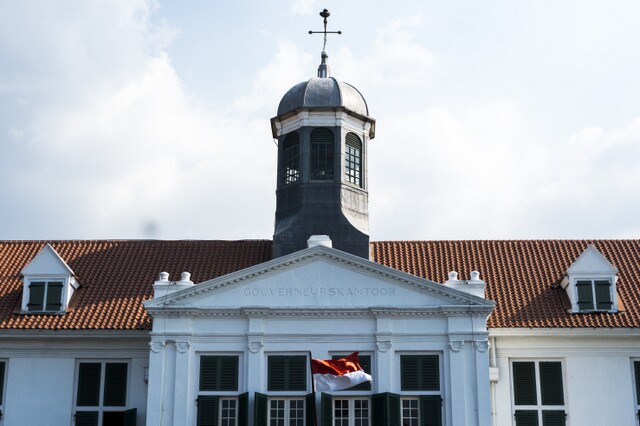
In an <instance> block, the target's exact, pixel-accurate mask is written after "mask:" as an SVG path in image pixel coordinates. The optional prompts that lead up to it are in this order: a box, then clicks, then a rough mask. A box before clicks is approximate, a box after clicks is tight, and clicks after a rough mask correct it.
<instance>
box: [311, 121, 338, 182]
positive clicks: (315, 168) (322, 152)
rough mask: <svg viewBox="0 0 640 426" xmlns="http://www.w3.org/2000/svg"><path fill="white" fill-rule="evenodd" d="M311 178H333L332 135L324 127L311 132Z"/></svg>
mask: <svg viewBox="0 0 640 426" xmlns="http://www.w3.org/2000/svg"><path fill="white" fill-rule="evenodd" d="M310 140H311V176H310V177H311V179H315V180H332V179H333V157H334V149H333V145H334V137H333V132H332V131H331V130H330V129H327V128H326V127H320V128H317V129H315V130H314V131H312V132H311V138H310Z"/></svg>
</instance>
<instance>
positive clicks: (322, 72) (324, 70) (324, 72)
mask: <svg viewBox="0 0 640 426" xmlns="http://www.w3.org/2000/svg"><path fill="white" fill-rule="evenodd" d="M320 16H322V18H323V19H324V21H323V22H324V30H323V31H309V34H324V43H323V44H322V53H321V54H320V66H319V67H318V77H321V78H327V77H329V76H330V72H329V64H328V63H327V59H328V58H329V55H327V52H326V50H327V34H342V31H327V18H328V17H329V16H331V14H330V13H329V11H328V10H327V9H323V10H322V12H320Z"/></svg>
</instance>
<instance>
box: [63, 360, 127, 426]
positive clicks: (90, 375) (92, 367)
mask: <svg viewBox="0 0 640 426" xmlns="http://www.w3.org/2000/svg"><path fill="white" fill-rule="evenodd" d="M128 368H129V365H128V363H126V362H81V363H79V364H78V375H77V377H78V381H77V386H76V409H75V425H76V426H120V425H122V426H127V425H135V421H136V409H135V408H134V409H131V410H126V409H125V407H126V406H127V381H128Z"/></svg>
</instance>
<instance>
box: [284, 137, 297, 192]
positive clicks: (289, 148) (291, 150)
mask: <svg viewBox="0 0 640 426" xmlns="http://www.w3.org/2000/svg"><path fill="white" fill-rule="evenodd" d="M282 168H283V176H284V183H285V184H287V183H293V182H296V181H298V180H300V136H299V135H298V132H293V133H289V134H288V135H287V136H286V137H285V139H284V144H283V146H282Z"/></svg>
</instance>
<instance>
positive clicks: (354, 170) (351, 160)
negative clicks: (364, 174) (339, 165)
mask: <svg viewBox="0 0 640 426" xmlns="http://www.w3.org/2000/svg"><path fill="white" fill-rule="evenodd" d="M361 165H362V142H361V141H360V138H359V137H358V135H356V134H355V133H351V132H349V133H347V136H346V137H345V179H346V181H347V182H349V183H352V184H354V185H357V186H362V185H361V175H360V170H361Z"/></svg>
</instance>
